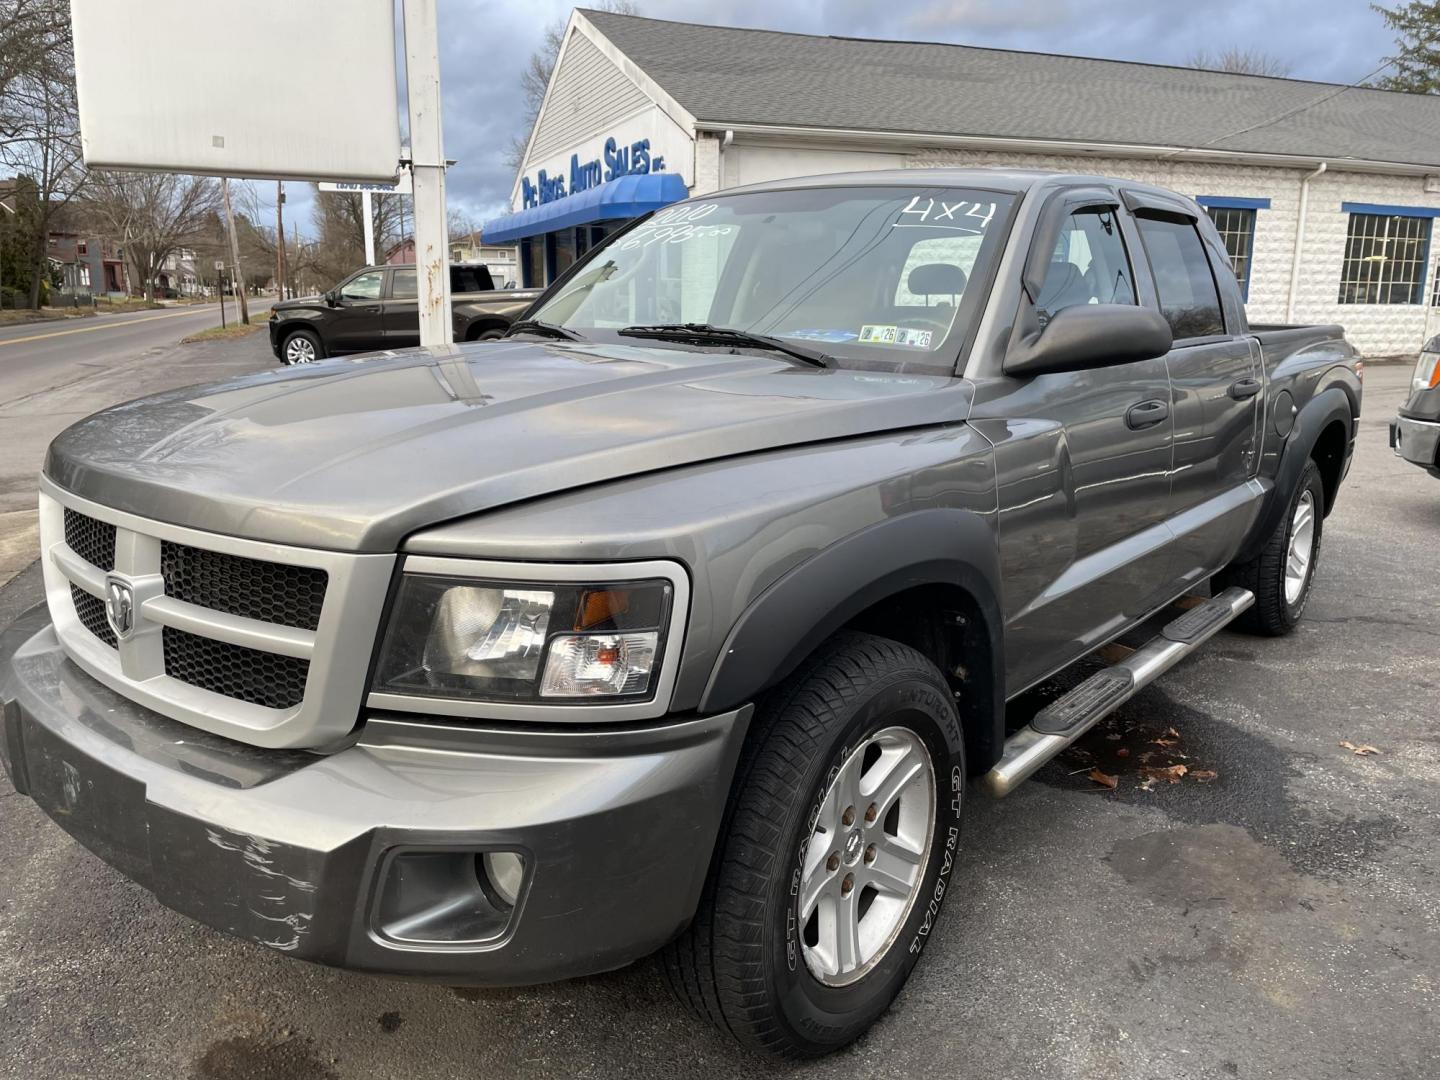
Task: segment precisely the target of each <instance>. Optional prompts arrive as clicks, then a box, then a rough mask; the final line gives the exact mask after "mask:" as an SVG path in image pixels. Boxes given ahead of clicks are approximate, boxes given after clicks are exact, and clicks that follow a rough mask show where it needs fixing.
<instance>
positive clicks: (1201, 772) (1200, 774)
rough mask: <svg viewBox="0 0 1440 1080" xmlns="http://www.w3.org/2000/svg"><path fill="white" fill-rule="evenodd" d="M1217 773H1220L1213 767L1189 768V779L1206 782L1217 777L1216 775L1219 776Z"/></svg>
mask: <svg viewBox="0 0 1440 1080" xmlns="http://www.w3.org/2000/svg"><path fill="white" fill-rule="evenodd" d="M1219 775H1220V774H1219V773H1217V772H1216V771H1215V770H1214V769H1191V770H1190V779H1192V780H1198V781H1200V783H1202V784H1208V783H1209V782H1210V781H1211V780H1214V779H1215V777H1217V776H1219Z"/></svg>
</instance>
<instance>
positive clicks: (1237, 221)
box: [1205, 206, 1255, 300]
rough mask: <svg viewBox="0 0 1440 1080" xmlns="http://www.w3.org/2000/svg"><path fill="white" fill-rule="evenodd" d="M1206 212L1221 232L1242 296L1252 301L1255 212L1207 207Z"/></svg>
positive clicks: (1222, 207) (1224, 207)
mask: <svg viewBox="0 0 1440 1080" xmlns="http://www.w3.org/2000/svg"><path fill="white" fill-rule="evenodd" d="M1205 212H1206V213H1207V214H1209V215H1210V220H1211V221H1213V222H1214V223H1215V228H1216V229H1217V230H1219V233H1220V239H1221V241H1222V242H1223V243H1224V244H1225V254H1227V255H1229V256H1230V267H1231V269H1232V270H1234V271H1235V280H1236V281H1238V282H1239V283H1240V295H1241V296H1242V297H1244V298H1245V299H1246V300H1248V299H1250V256H1251V253H1252V252H1253V251H1254V250H1255V211H1254V210H1247V209H1239V208H1236V207H1230V206H1207V207H1206V208H1205Z"/></svg>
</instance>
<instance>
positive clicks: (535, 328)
mask: <svg viewBox="0 0 1440 1080" xmlns="http://www.w3.org/2000/svg"><path fill="white" fill-rule="evenodd" d="M514 334H539V335H540V336H541V337H553V338H559V339H560V340H562V341H584V340H585V339H584V338H583V337H581V336H580V335H579V334H577V333H576V332H575V331H574V330H571V329H570V328H569V327H568V326H561V325H560V324H559V323H551V322H544V321H542V320H540V319H521V320H520V321H519V322H514V323H511V324H510V329H509V330H506V331H505V336H506V337H511V336H512V335H514Z"/></svg>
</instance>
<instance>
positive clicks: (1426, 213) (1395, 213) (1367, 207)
mask: <svg viewBox="0 0 1440 1080" xmlns="http://www.w3.org/2000/svg"><path fill="white" fill-rule="evenodd" d="M1340 209H1341V210H1343V211H1344V212H1345V213H1347V214H1379V215H1380V216H1381V217H1428V218H1437V217H1440V207H1437V206H1385V205H1384V204H1382V203H1364V202H1342V203H1341V204H1340Z"/></svg>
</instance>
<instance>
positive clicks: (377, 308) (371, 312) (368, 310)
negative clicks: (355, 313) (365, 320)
mask: <svg viewBox="0 0 1440 1080" xmlns="http://www.w3.org/2000/svg"><path fill="white" fill-rule="evenodd" d="M360 310H361V311H363V312H365V314H367V315H375V314H378V313H379V311H380V306H379V305H378V304H377V305H376V306H375V307H363V308H361V309H360Z"/></svg>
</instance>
